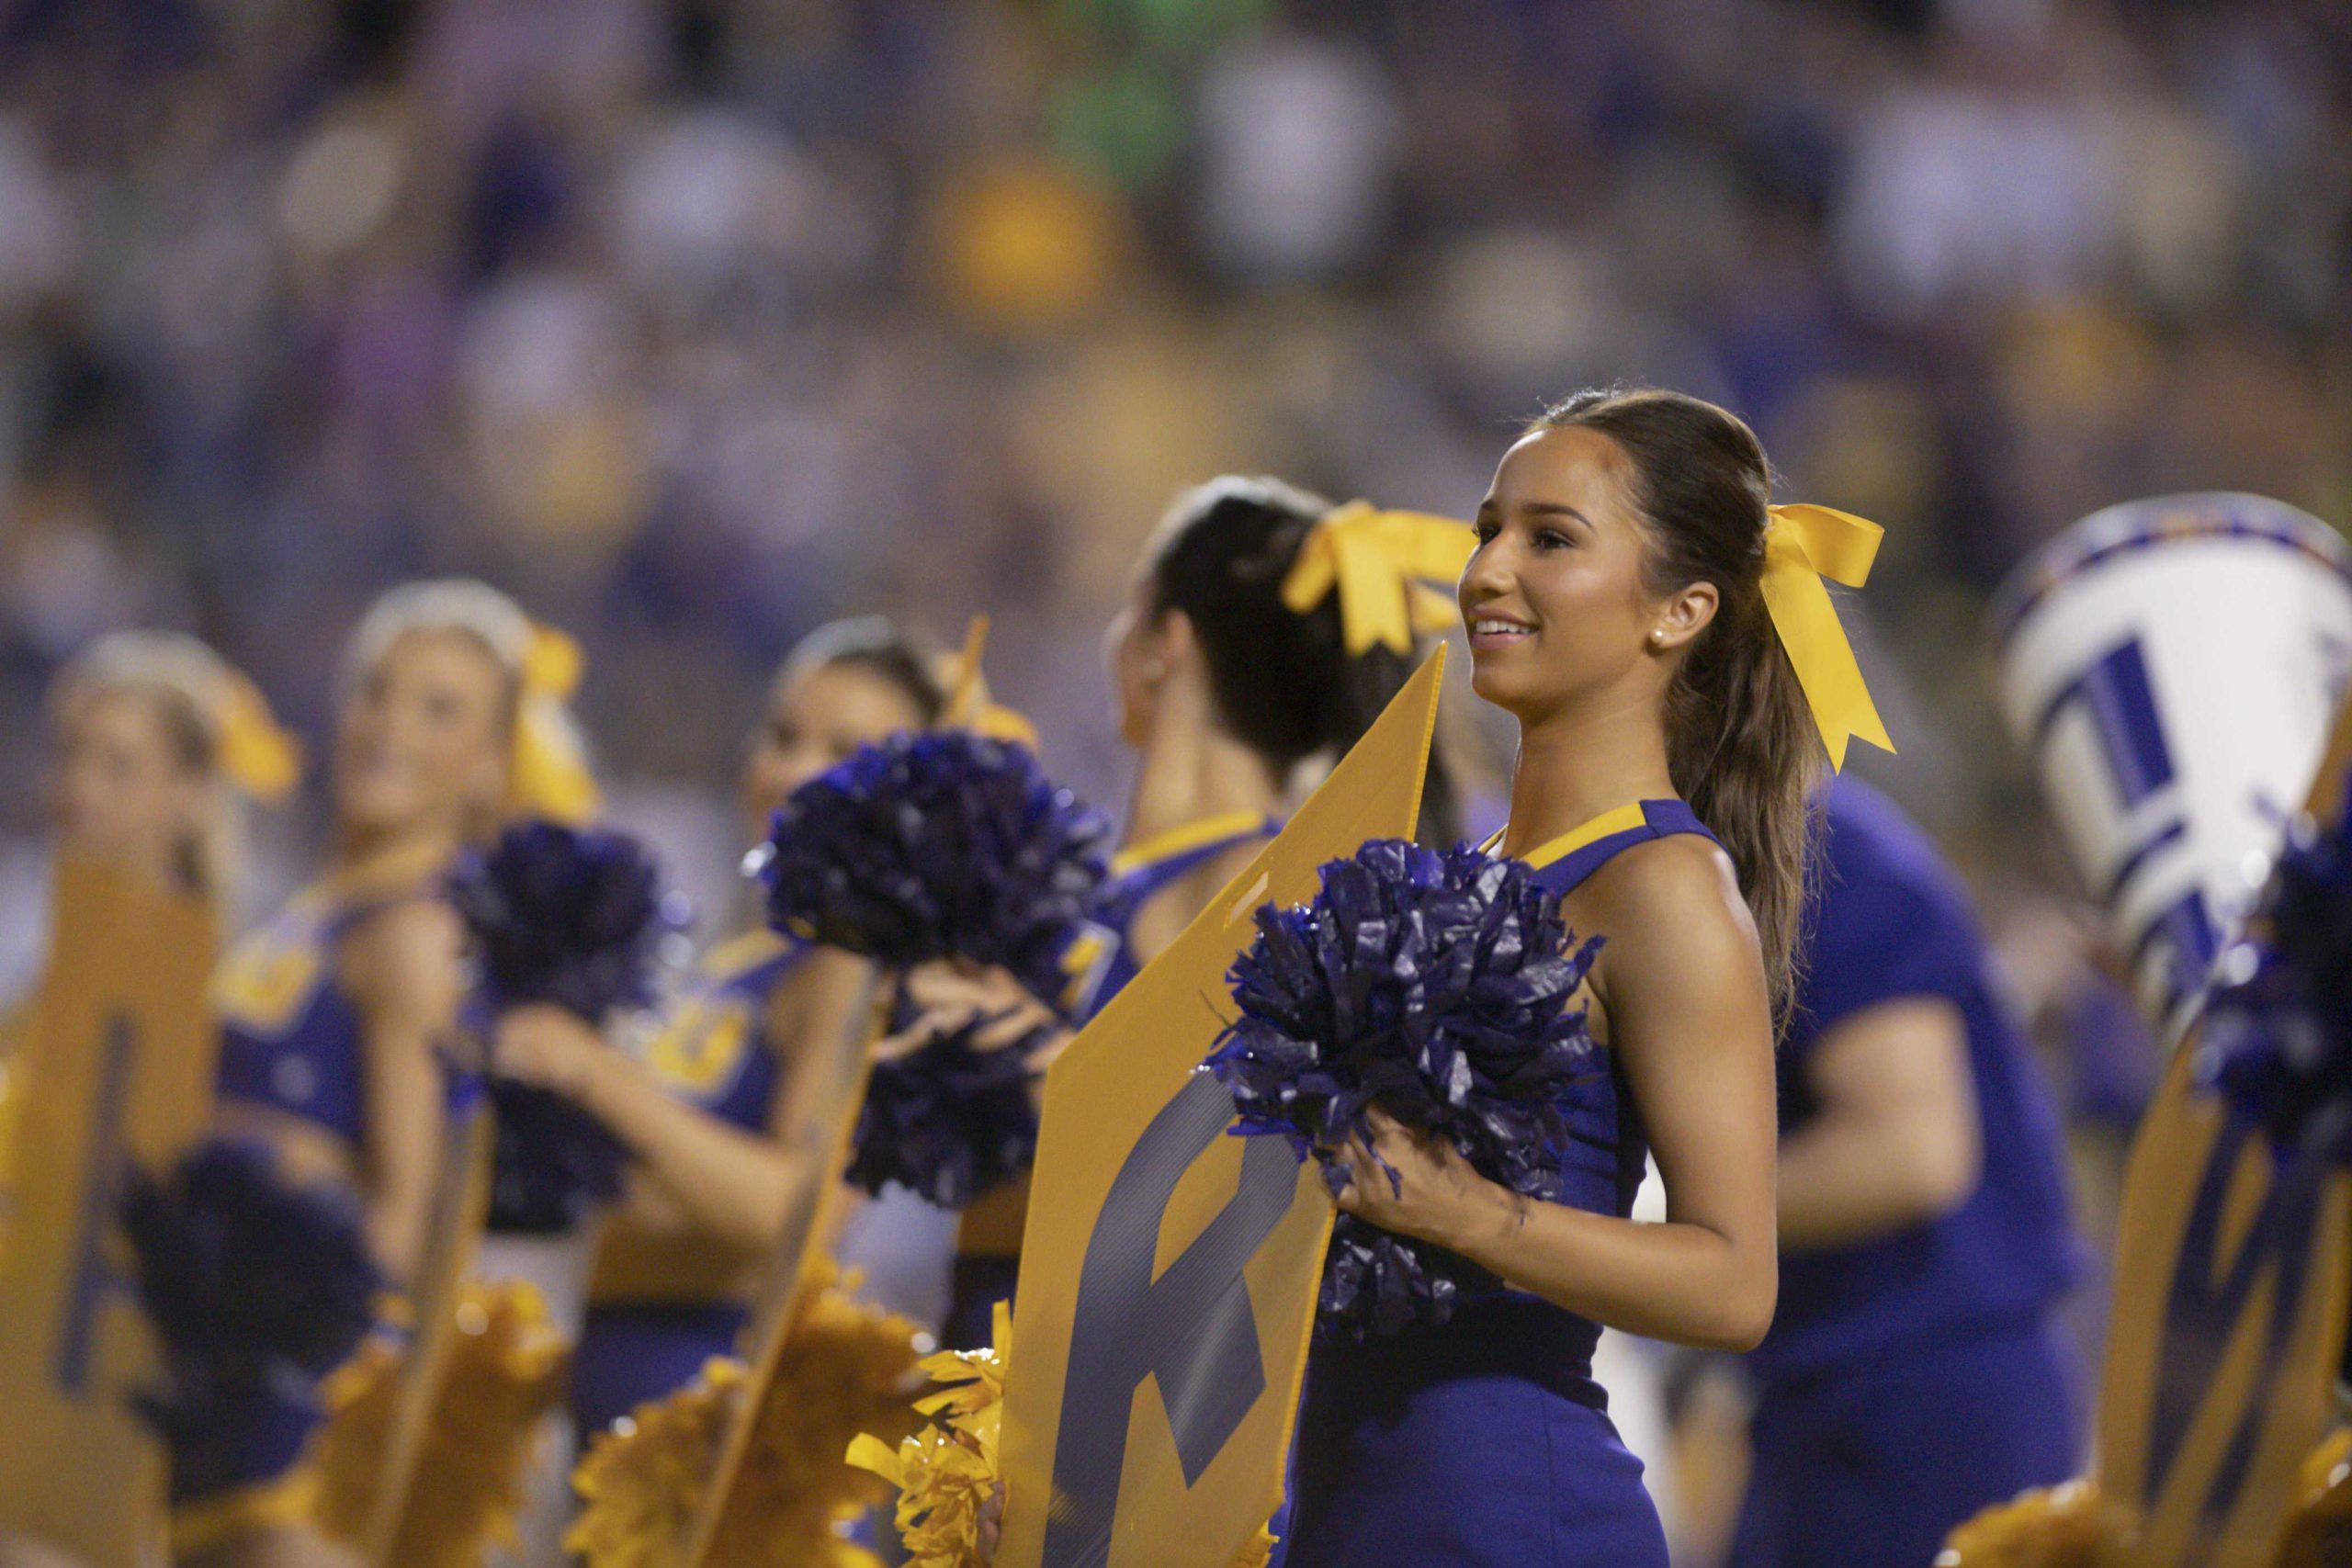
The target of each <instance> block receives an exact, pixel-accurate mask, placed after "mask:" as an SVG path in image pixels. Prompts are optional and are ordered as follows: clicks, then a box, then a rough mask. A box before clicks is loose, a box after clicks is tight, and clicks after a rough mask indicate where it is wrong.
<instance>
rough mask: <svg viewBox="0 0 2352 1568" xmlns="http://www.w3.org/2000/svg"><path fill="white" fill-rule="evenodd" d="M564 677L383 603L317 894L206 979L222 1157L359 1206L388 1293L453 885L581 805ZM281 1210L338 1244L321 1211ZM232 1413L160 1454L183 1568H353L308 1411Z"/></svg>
mask: <svg viewBox="0 0 2352 1568" xmlns="http://www.w3.org/2000/svg"><path fill="white" fill-rule="evenodd" d="M577 675H578V654H577V651H576V650H575V649H573V648H572V647H571V644H570V642H569V641H568V640H566V639H564V638H563V637H560V634H556V633H553V632H549V631H547V630H545V629H544V628H541V627H538V626H534V625H533V624H532V623H531V621H530V620H529V618H528V617H527V616H526V615H524V614H523V612H522V611H521V610H520V609H518V608H517V607H516V606H515V604H514V602H513V601H512V600H510V599H508V598H507V597H506V596H505V595H504V594H503V593H500V592H497V591H496V590H494V589H492V588H489V587H487V586H485V585H483V584H481V583H478V582H471V581H439V582H425V583H415V584H410V585H408V586H405V587H401V588H397V589H394V590H392V591H391V592H388V593H386V594H385V595H384V596H383V597H382V598H381V599H379V601H378V602H377V603H376V604H375V605H374V606H373V607H372V608H371V609H370V610H369V612H368V615H366V616H365V617H364V618H363V619H362V621H361V623H360V625H359V627H358V629H357V631H356V633H355V634H354V636H353V637H352V641H351V644H350V646H349V649H348V651H347V653H346V656H345V669H344V671H343V686H342V694H341V709H340V712H339V714H338V717H337V724H336V731H335V739H334V766H333V788H334V837H333V840H332V845H331V850H330V862H329V865H328V868H327V871H326V874H324V875H323V876H322V878H321V879H320V880H319V881H318V882H317V883H315V884H313V885H312V886H311V887H309V888H308V889H306V890H304V891H303V892H301V893H300V894H298V895H297V896H296V897H294V898H293V899H292V900H291V901H289V902H288V905H287V906H286V907H285V908H283V909H282V910H281V911H280V912H279V913H278V914H277V916H276V917H275V918H273V919H270V920H269V921H267V922H266V924H264V925H263V926H262V927H261V928H260V929H259V930H258V931H255V932H254V933H253V934H252V935H250V936H248V937H247V938H245V939H244V940H243V941H242V942H238V943H236V944H235V945H234V946H232V949H231V951H230V953H229V956H228V958H227V961H226V962H225V963H224V964H223V966H222V969H221V972H220V976H219V977H218V979H217V981H216V983H215V987H214V996H215V1003H216V1006H217V1008H218V1010H219V1012H220V1084H219V1088H220V1100H219V1104H218V1107H217V1111H216V1118H217V1121H218V1122H219V1125H220V1132H221V1134H223V1135H224V1136H225V1137H226V1138H227V1139H229V1140H231V1142H230V1143H229V1144H228V1145H219V1146H226V1147H234V1146H236V1145H238V1144H239V1143H253V1144H257V1145H259V1146H261V1147H263V1148H266V1150H268V1151H269V1155H270V1160H271V1165H272V1167H273V1169H274V1176H273V1177H272V1180H274V1181H275V1182H276V1183H277V1190H278V1192H279V1193H288V1194H297V1195H299V1194H300V1193H302V1192H306V1191H307V1192H312V1193H314V1194H317V1195H319V1200H320V1201H322V1200H323V1198H324V1197H325V1196H326V1195H341V1196H342V1197H343V1198H345V1200H347V1201H355V1202H356V1215H355V1219H356V1222H357V1224H358V1225H359V1227H360V1229H361V1231H362V1232H363V1233H364V1236H365V1250H366V1252H367V1253H368V1254H369V1255H372V1263H373V1269H372V1270H370V1272H373V1273H375V1274H377V1275H379V1277H380V1278H381V1280H383V1281H384V1282H385V1283H387V1284H389V1285H390V1286H391V1287H392V1288H394V1289H396V1290H397V1289H400V1288H402V1287H404V1286H405V1284H406V1283H407V1282H408V1279H409V1276H410V1275H411V1273H412V1272H413V1269H415V1267H416V1265H417V1264H418V1263H419V1261H420V1260H421V1258H422V1255H423V1253H424V1247H425V1246H426V1242H427V1235H426V1232H427V1228H428V1224H429V1215H430V1213H431V1211H432V1208H433V1203H434V1197H435V1191H434V1188H435V1182H436V1180H437V1178H438V1171H439V1169H440V1163H441V1162H440V1158H439V1156H440V1151H441V1146H442V1143H443V1137H442V1132H443V1121H444V1110H445V1106H446V1103H447V1095H448V1092H449V1083H450V1077H449V1075H450V1070H451V1067H452V1065H453V1064H452V1063H451V1062H450V1061H449V1060H448V1059H447V1057H446V1055H445V1053H446V1052H447V1051H448V1050H449V1049H451V1048H452V1046H453V1045H454V1043H455V1041H456V1030H457V1022H458V1002H459V999H460V997H461V994H462V993H463V991H464V988H465V986H466V984H467V965H466V963H465V960H464V954H463V952H462V940H463V939H462V931H461V928H460V923H459V921H458V917H457V915H456V914H455V912H454V911H453V910H452V909H451V908H450V907H449V905H448V903H447V898H446V885H447V873H448V870H449V868H450V864H451V863H452V861H453V860H454V858H455V857H456V855H457V854H458V851H459V850H460V849H461V848H463V847H465V846H467V845H468V844H470V843H474V842H478V841H480V840H484V839H486V838H487V837H488V836H489V835H491V834H492V832H494V831H495V830H496V829H497V828H498V827H499V826H500V825H501V823H502V822H503V820H504V819H505V818H508V817H510V816H526V815H527V816H538V817H549V818H560V819H566V820H571V819H577V818H581V817H583V816H585V815H586V814H587V813H588V812H589V811H590V810H592V809H593V808H594V804H595V795H594V785H593V784H592V783H591V782H590V780H589V778H588V775H587V772H586V769H585V767H584V765H583V764H582V759H581V756H580V751H579V747H578V742H577V739H576V737H575V736H574V734H573V732H572V730H571V724H570V720H569V717H568V716H567V715H566V714H565V712H564V710H563V706H562V700H563V697H564V696H565V695H567V694H569V692H570V690H571V685H572V683H573V682H574V681H575V680H576V679H577ZM288 1184H290V1185H288ZM254 1201H255V1202H256V1203H257V1204H264V1203H277V1202H278V1201H279V1198H278V1196H277V1195H276V1194H273V1193H269V1192H262V1193H258V1194H257V1195H256V1196H255V1198H254ZM284 1201H285V1202H286V1203H287V1204H288V1205H294V1207H289V1208H288V1213H289V1214H290V1213H307V1214H309V1215H310V1216H311V1219H312V1220H313V1221H315V1222H317V1223H319V1224H321V1225H322V1227H323V1228H322V1235H324V1234H325V1232H326V1231H331V1229H332V1227H331V1226H326V1225H325V1224H324V1222H325V1220H326V1218H327V1216H326V1214H325V1211H323V1210H308V1209H301V1208H300V1199H299V1197H296V1196H288V1197H287V1198H285V1200H284ZM165 1241H166V1243H168V1237H166V1238H165ZM199 1326H200V1325H199ZM245 1394H246V1396H245V1397H243V1398H242V1399H241V1402H240V1403H239V1404H237V1405H236V1406H235V1407H234V1409H233V1412H232V1415H233V1420H230V1419H221V1420H204V1419H198V1420H196V1421H193V1422H187V1423H183V1426H184V1428H185V1430H184V1431H183V1433H182V1435H181V1436H180V1437H177V1438H175V1440H174V1455H173V1472H174V1473H173V1534H174V1540H175V1557H177V1558H178V1560H180V1561H183V1562H220V1563H224V1564H227V1563H238V1564H248V1563H255V1562H286V1563H339V1562H345V1561H348V1560H349V1554H348V1552H347V1551H346V1550H345V1548H344V1547H342V1546H340V1545H338V1544H335V1543H334V1542H331V1541H330V1540H327V1539H326V1537H325V1536H324V1535H323V1534H322V1533H321V1531H320V1530H319V1529H317V1528H316V1527H314V1526H313V1525H312V1524H311V1522H310V1513H311V1507H312V1506H313V1498H314V1496H315V1494H316V1483H317V1479H318V1477H317V1474H316V1467H315V1466H313V1465H311V1464H310V1463H308V1462H305V1458H304V1456H305V1454H306V1451H307V1450H308V1449H309V1447H310V1445H311V1439H312V1437H313V1434H314V1433H315V1432H316V1430H317V1428H318V1427H319V1424H320V1420H321V1417H322V1402H321V1399H320V1398H319V1396H318V1394H317V1393H316V1392H315V1391H313V1390H311V1389H308V1388H298V1387H295V1386H291V1385H290V1384H288V1385H287V1386H282V1387H281V1386H277V1384H275V1383H270V1384H265V1385H264V1386H262V1387H260V1388H257V1389H253V1390H248V1391H245Z"/></svg>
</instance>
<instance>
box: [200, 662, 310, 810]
mask: <svg viewBox="0 0 2352 1568" xmlns="http://www.w3.org/2000/svg"><path fill="white" fill-rule="evenodd" d="M213 726H214V734H215V736H216V738H217V739H216V741H215V745H216V748H217V751H218V755H219V757H220V772H221V774H222V776H224V777H225V778H227V779H228V781H229V782H230V783H231V784H233V785H235V786H236V788H237V789H238V791H239V792H240V793H241V794H243V795H245V796H246V797H247V798H248V799H251V800H255V801H258V802H260V803H261V804H262V805H264V806H275V805H277V803H278V802H279V801H281V800H283V799H285V798H286V797H287V795H288V794H290V793H292V791H293V788H294V786H295V785H296V784H300V782H301V780H302V746H301V742H300V741H298V740H296V739H294V737H293V736H291V735H289V734H288V733H287V732H286V730H285V729H284V728H281V727H280V726H279V725H278V722H277V717H276V716H274V715H272V714H271V712H270V711H269V699H268V698H266V697H265V696H263V695H262V694H261V688H260V687H259V686H256V685H254V683H253V681H252V680H251V679H250V678H249V677H247V676H246V675H245V674H244V673H243V671H237V670H232V669H230V668H229V667H228V666H227V665H225V664H224V665H222V666H221V668H220V679H219V695H218V697H217V698H216V700H215V702H214V704H213Z"/></svg>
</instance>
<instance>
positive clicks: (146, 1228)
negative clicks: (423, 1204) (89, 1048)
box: [119, 1140, 382, 1450]
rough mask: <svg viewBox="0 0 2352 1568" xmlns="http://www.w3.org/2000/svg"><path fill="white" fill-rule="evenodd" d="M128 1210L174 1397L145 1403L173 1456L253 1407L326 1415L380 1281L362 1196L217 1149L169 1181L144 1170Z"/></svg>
mask: <svg viewBox="0 0 2352 1568" xmlns="http://www.w3.org/2000/svg"><path fill="white" fill-rule="evenodd" d="M119 1212H120V1217H121V1221H122V1227H123V1230H124V1232H125V1233H126V1234H127V1235H129V1237H130V1248H131V1256H132V1258H133V1263H134V1269H135V1277H136V1279H137V1282H138V1292H139V1303H140V1305H141V1307H142V1308H144V1309H145V1311H146V1314H147V1317H148V1320H149V1321H150V1322H151V1323H153V1325H154V1327H155V1334H156V1337H157V1338H158V1339H159V1340H160V1341H161V1342H162V1346H163V1352H164V1355H163V1359H164V1381H163V1386H162V1387H161V1388H160V1389H159V1390H157V1391H155V1392H153V1393H148V1394H144V1395H141V1396H140V1397H139V1398H138V1399H137V1401H136V1404H137V1406H138V1408H139V1410H140V1412H141V1415H142V1416H145V1417H146V1418H147V1419H148V1420H149V1421H150V1422H151V1423H153V1425H154V1426H155V1427H156V1428H157V1429H158V1430H159V1431H161V1432H162V1433H163V1434H164V1437H165V1438H166V1439H167V1440H168V1441H170V1442H171V1444H172V1445H173V1447H174V1449H175V1450H183V1449H184V1448H186V1447H187V1446H188V1445H190V1444H199V1443H200V1442H201V1439H202V1438H203V1437H204V1435H205V1434H206V1433H207V1432H209V1431H212V1430H215V1429H218V1428H220V1427H234V1426H240V1425H243V1424H244V1423H245V1422H246V1420H247V1418H248V1416H247V1413H248V1412H249V1411H250V1410H251V1409H252V1408H253V1407H254V1406H255V1405H270V1404H291V1405H293V1406H295V1407H296V1408H297V1409H300V1408H304V1407H312V1408H314V1396H315V1391H316V1387H317V1384H318V1381H319V1380H320V1379H321V1378H323V1377H324V1376H326V1374H327V1373H329V1372H330V1371H334V1369H335V1368H336V1367H337V1366H338V1365H340V1364H341V1363H342V1362H343V1360H344V1359H345V1358H346V1357H348V1356H349V1355H350V1354H351V1353H352V1351H353V1350H355V1349H356V1348H358V1345H359V1341H360V1338H361V1337H362V1336H363V1335H365V1334H366V1333H367V1331H368V1325H370V1323H371V1322H372V1321H373V1319H374V1301H375V1295H376V1292H377V1291H378V1289H379V1287H380V1285H381V1283H382V1280H381V1276H380V1275H379V1273H378V1272H377V1269H376V1264H375V1260H374V1258H373V1257H372V1256H371V1255H370V1254H369V1252H368V1240H367V1235H366V1232H365V1230H364V1228H363V1226H362V1224H361V1217H360V1212H359V1205H358V1203H357V1202H356V1201H355V1200H354V1199H353V1198H352V1196H351V1194H350V1193H349V1192H347V1191H345V1190H343V1189H341V1188H331V1187H318V1186H296V1185H294V1184H292V1183H290V1182H288V1180H287V1179H285V1178H284V1177H282V1176H280V1175H279V1174H278V1171H277V1166H276V1163H275V1161H274V1159H273V1157H272V1156H271V1155H270V1153H269V1151H268V1150H267V1149H266V1148H265V1147H263V1146H261V1145H257V1144H253V1143H245V1142H233V1141H228V1140H216V1141H214V1142H211V1143H208V1144H205V1145H202V1146H200V1147H198V1149H196V1150H195V1151H193V1152H192V1153H190V1154H188V1155H187V1156H185V1157H184V1158H182V1159H181V1160H180V1161H179V1163H178V1164H177V1165H175V1166H174V1167H173V1168H171V1169H170V1170H169V1171H167V1172H165V1173H164V1174H163V1175H161V1176H153V1175H150V1174H148V1173H146V1172H144V1171H140V1170H137V1169H133V1170H132V1171H131V1172H130V1175H129V1177H128V1179H127V1182H126V1185H125V1188H124V1190H123V1193H122V1198H121V1203H120V1211H119Z"/></svg>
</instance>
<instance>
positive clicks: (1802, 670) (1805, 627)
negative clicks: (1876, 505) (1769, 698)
mask: <svg viewBox="0 0 2352 1568" xmlns="http://www.w3.org/2000/svg"><path fill="white" fill-rule="evenodd" d="M1765 511H1766V513H1767V516H1768V518H1769V521H1768V522H1767V524H1766V525H1765V529H1764V607H1765V608H1766V609H1767V610H1769V611H1770V612H1771V615H1772V626H1773V629H1774V630H1776V631H1778V632H1779V633H1780V634H1781V647H1782V648H1785V649H1788V651H1789V662H1790V663H1791V664H1792V665H1793V666H1794V667H1795V668H1796V672H1797V684H1798V685H1799V686H1800V687H1802V688H1804V700H1805V705H1806V706H1807V707H1809V708H1811V709H1812V710H1813V722H1814V724H1815V727H1817V728H1819V729H1820V731H1821V743H1822V744H1823V745H1824V746H1826V747H1827V748H1828V749H1829V765H1830V766H1831V767H1832V768H1843V767H1844V766H1845V765H1846V744H1847V742H1848V740H1849V739H1852V738H1854V737H1860V739H1864V740H1867V741H1869V742H1870V743H1871V745H1873V746H1876V747H1878V748H1879V749H1880V750H1884V751H1890V752H1891V751H1893V750H1894V740H1893V739H1890V738H1889V737H1888V735H1887V733H1886V726H1885V724H1884V723H1883V722H1882V721H1881V720H1880V718H1879V716H1878V705H1877V704H1876V703H1874V702H1872V701H1871V692H1870V687H1869V686H1867V685H1866V684H1864V683H1863V681H1862V667H1861V666H1860V664H1859V663H1857V662H1855V660H1854V647H1853V644H1851V643H1850V642H1849V641H1847V640H1846V628H1845V627H1844V626H1842V625H1840V624H1839V623H1838V606H1837V605H1835V604H1831V603H1830V602H1829V590H1828V589H1826V588H1825V587H1824V586H1822V581H1821V580H1822V579H1823V578H1825V577H1826V578H1828V579H1829V580H1830V581H1833V582H1838V583H1843V584H1844V585H1845V586H1846V587H1848V588H1860V586H1861V585H1862V584H1863V583H1864V582H1865V581H1869V578H1870V575H1871V560H1872V559H1874V558H1876V557H1877V555H1878V543H1879V540H1880V539H1881V538H1882V537H1883V536H1884V530H1883V529H1882V528H1880V527H1879V525H1877V524H1875V523H1871V522H1867V521H1865V520H1863V519H1862V518H1860V517H1857V516H1855V515H1854V514H1853V513H1850V512H1839V511H1838V510H1837V509H1836V508H1834V507H1827V506H1809V505H1804V504H1798V505H1792V506H1772V507H1767V508H1766V509H1765Z"/></svg>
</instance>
